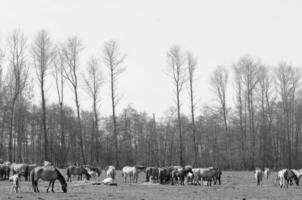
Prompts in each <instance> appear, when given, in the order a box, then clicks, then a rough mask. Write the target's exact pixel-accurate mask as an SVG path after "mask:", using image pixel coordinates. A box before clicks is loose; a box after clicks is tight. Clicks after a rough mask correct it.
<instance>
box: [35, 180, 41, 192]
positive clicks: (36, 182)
mask: <svg viewBox="0 0 302 200" xmlns="http://www.w3.org/2000/svg"><path fill="white" fill-rule="evenodd" d="M35 185H36V192H40V191H39V188H38V181H35Z"/></svg>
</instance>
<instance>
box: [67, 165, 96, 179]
mask: <svg viewBox="0 0 302 200" xmlns="http://www.w3.org/2000/svg"><path fill="white" fill-rule="evenodd" d="M83 174H84V175H85V177H86V179H87V180H89V179H90V177H91V176H90V174H89V173H88V171H87V170H86V169H85V168H84V167H83V166H80V167H77V166H69V167H68V168H67V181H71V175H78V176H79V177H78V180H82V175H83Z"/></svg>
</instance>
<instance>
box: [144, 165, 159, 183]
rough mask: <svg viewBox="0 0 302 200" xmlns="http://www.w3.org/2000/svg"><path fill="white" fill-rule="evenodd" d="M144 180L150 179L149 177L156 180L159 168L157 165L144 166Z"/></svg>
mask: <svg viewBox="0 0 302 200" xmlns="http://www.w3.org/2000/svg"><path fill="white" fill-rule="evenodd" d="M145 172H146V181H147V182H149V181H150V177H152V180H158V176H159V170H158V167H147V168H146V171H145Z"/></svg>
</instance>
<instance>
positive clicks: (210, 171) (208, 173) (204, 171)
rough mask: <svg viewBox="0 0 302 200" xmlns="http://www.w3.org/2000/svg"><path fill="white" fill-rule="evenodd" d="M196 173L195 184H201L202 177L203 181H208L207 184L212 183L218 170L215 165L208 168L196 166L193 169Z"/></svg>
mask: <svg viewBox="0 0 302 200" xmlns="http://www.w3.org/2000/svg"><path fill="white" fill-rule="evenodd" d="M192 171H193V174H194V184H195V185H197V184H199V185H201V184H200V182H199V181H200V180H201V179H202V181H203V182H205V181H206V182H207V186H211V185H212V180H213V177H214V176H215V174H216V170H215V168H214V167H208V168H194V169H192Z"/></svg>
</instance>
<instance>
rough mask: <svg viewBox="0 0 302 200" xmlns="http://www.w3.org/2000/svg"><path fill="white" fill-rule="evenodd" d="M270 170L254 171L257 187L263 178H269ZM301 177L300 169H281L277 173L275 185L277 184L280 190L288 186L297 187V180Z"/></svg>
mask: <svg viewBox="0 0 302 200" xmlns="http://www.w3.org/2000/svg"><path fill="white" fill-rule="evenodd" d="M269 175H270V170H269V168H265V169H264V170H262V169H260V168H256V169H255V179H256V183H257V185H258V186H261V185H262V182H263V177H266V179H268V178H269ZM301 177H302V169H299V170H296V169H282V170H280V171H278V172H277V178H276V184H277V183H279V186H280V188H288V186H289V185H293V184H294V183H295V184H296V185H299V180H300V178H301Z"/></svg>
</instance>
